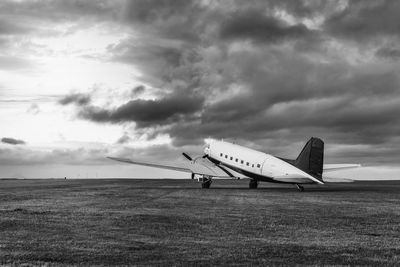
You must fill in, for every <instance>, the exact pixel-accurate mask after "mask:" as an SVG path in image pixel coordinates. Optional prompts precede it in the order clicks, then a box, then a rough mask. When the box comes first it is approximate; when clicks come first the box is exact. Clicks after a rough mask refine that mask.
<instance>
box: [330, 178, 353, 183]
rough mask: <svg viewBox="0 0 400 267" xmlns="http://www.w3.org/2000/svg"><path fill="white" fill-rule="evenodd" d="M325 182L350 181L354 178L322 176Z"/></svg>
mask: <svg viewBox="0 0 400 267" xmlns="http://www.w3.org/2000/svg"><path fill="white" fill-rule="evenodd" d="M323 180H324V182H325V183H352V182H354V180H352V179H348V178H335V177H323Z"/></svg>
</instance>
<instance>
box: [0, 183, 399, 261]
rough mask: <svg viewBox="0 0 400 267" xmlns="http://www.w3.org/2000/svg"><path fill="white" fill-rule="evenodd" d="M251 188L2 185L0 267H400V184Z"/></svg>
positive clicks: (228, 185)
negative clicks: (8, 266)
mask: <svg viewBox="0 0 400 267" xmlns="http://www.w3.org/2000/svg"><path fill="white" fill-rule="evenodd" d="M247 186H248V185H247V181H244V180H240V181H230V180H220V181H215V182H214V183H213V184H212V188H211V189H201V188H200V184H197V183H196V182H195V181H192V180H123V179H113V180H112V179H109V180H95V179H93V180H92V179H88V180H0V264H17V265H20V264H35V265H36V264H37V265H44V264H50V265H134V264H137V265H216V264H221V265H251V264H253V265H370V266H376V265H393V266H395V265H399V264H400V182H383V183H376V182H375V183H366V182H365V183H351V184H349V183H347V184H336V185H326V186H308V187H306V192H303V193H300V192H298V191H297V190H296V189H295V188H294V187H293V186H287V185H279V184H278V185H274V184H262V187H261V188H259V189H257V190H249V189H247Z"/></svg>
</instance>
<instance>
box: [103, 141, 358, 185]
mask: <svg viewBox="0 0 400 267" xmlns="http://www.w3.org/2000/svg"><path fill="white" fill-rule="evenodd" d="M182 155H183V156H184V157H185V158H186V159H187V160H188V161H189V162H187V163H182V164H178V163H175V164H170V163H157V162H149V161H138V160H134V159H126V158H116V157H108V158H109V159H112V160H116V161H120V162H126V163H131V164H136V165H142V166H148V167H156V168H163V169H169V170H175V171H183V172H189V173H191V178H192V179H194V178H195V176H196V175H197V176H199V179H198V180H199V181H201V182H202V188H205V189H207V188H210V185H211V183H212V179H213V178H233V179H240V178H243V177H244V178H250V182H249V188H250V189H256V188H257V187H258V183H259V182H272V183H286V184H294V185H296V187H297V188H298V190H299V191H301V192H303V191H304V187H303V185H304V184H325V183H326V182H351V181H352V180H351V179H340V178H338V179H335V180H334V181H332V180H330V179H328V178H324V177H323V173H324V172H330V171H335V170H339V169H350V168H357V167H360V166H361V165H360V164H324V163H323V162H324V142H323V141H322V140H321V139H320V138H317V137H311V138H310V139H309V140H308V142H307V143H306V145H305V146H304V147H303V149H302V150H301V152H300V154H299V155H298V157H297V158H296V159H286V158H281V157H276V156H272V155H270V154H267V153H264V152H261V151H257V150H254V149H250V148H247V147H244V146H240V145H238V144H233V143H230V142H226V141H217V140H212V141H210V142H208V143H207V144H206V146H205V148H204V155H202V156H198V157H195V158H192V157H190V156H189V155H188V154H186V153H184V152H183V153H182Z"/></svg>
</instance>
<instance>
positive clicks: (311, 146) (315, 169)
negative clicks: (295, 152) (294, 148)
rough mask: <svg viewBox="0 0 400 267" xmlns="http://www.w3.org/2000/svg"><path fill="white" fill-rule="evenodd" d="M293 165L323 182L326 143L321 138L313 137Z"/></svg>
mask: <svg viewBox="0 0 400 267" xmlns="http://www.w3.org/2000/svg"><path fill="white" fill-rule="evenodd" d="M293 165H294V166H296V167H297V168H299V169H300V170H302V171H304V172H306V173H308V174H310V175H311V176H313V177H315V178H317V179H318V180H320V181H322V171H323V166H324V142H323V141H322V140H321V139H319V138H316V137H311V139H310V140H308V142H307V144H306V145H305V146H304V147H303V150H301V152H300V154H299V156H298V157H297V159H296V160H295V161H294V164H293Z"/></svg>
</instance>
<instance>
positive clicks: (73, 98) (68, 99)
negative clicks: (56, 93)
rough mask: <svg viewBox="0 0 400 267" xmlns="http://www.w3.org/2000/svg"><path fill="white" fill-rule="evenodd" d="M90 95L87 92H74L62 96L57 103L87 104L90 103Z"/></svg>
mask: <svg viewBox="0 0 400 267" xmlns="http://www.w3.org/2000/svg"><path fill="white" fill-rule="evenodd" d="M90 100H91V98H90V96H89V95H87V94H80V93H74V94H69V95H66V96H64V97H62V98H61V99H60V100H59V101H58V103H59V104H61V105H64V106H65V105H68V104H76V105H78V106H83V105H87V104H88V103H90Z"/></svg>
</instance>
